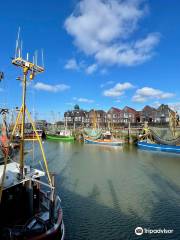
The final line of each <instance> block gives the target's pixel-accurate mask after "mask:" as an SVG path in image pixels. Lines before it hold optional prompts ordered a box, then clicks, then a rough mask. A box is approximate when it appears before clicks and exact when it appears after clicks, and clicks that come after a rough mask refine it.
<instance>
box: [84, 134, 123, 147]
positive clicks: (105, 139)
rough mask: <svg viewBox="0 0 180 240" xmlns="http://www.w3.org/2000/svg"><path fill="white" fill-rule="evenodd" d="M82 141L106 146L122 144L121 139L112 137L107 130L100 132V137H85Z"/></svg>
mask: <svg viewBox="0 0 180 240" xmlns="http://www.w3.org/2000/svg"><path fill="white" fill-rule="evenodd" d="M84 141H85V143H91V144H100V145H108V146H121V145H122V144H123V141H119V140H117V139H114V138H113V137H112V134H111V133H110V132H109V131H107V132H105V133H102V134H101V136H100V138H98V139H93V138H91V137H85V138H84Z"/></svg>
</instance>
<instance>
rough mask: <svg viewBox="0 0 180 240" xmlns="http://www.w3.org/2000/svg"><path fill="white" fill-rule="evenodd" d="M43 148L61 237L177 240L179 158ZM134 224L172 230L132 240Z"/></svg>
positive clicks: (71, 146) (56, 145)
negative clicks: (60, 216)
mask: <svg viewBox="0 0 180 240" xmlns="http://www.w3.org/2000/svg"><path fill="white" fill-rule="evenodd" d="M44 145H45V152H46V155H47V159H48V162H49V168H50V170H51V171H53V172H55V173H56V184H57V189H58V192H59V194H60V196H61V199H62V206H63V210H64V222H65V227H66V239H68V240H69V239H70V240H71V239H73V240H80V239H82V240H90V239H91V240H92V239H96V240H104V239H109V240H111V239H112V240H128V239H129V240H132V239H170V240H176V239H177V240H178V239H180V174H179V169H180V157H179V155H175V154H168V153H158V152H147V151H142V150H138V149H137V148H136V147H135V146H125V147H124V148H122V147H105V146H97V145H88V144H87V145H86V144H78V143H60V142H45V143H44ZM36 154H39V153H37V152H36ZM138 226H140V227H142V228H147V229H159V228H161V229H164V228H165V229H173V230H174V231H173V233H172V234H166V235H164V234H158V235H157V234H143V235H142V236H136V235H135V233H134V230H135V228H136V227H138Z"/></svg>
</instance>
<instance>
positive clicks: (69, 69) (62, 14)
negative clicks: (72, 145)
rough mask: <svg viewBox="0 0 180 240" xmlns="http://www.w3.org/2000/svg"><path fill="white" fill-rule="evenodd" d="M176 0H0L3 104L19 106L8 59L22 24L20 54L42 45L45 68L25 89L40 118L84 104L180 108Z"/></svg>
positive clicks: (0, 99) (14, 74)
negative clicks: (1, 0) (165, 105)
mask: <svg viewBox="0 0 180 240" xmlns="http://www.w3.org/2000/svg"><path fill="white" fill-rule="evenodd" d="M179 9H180V2H179V1H178V0H173V1H172V0H166V1H164V0H151V1H147V0H131V1H130V0H129V1H121V0H106V1H102V0H82V1H77V0H69V1H65V0H61V1H60V0H54V1H34V0H32V1H30V2H26V1H21V0H19V1H10V0H6V1H3V2H2V3H1V14H0V30H1V35H0V40H1V44H0V70H2V71H4V73H5V79H4V81H3V82H1V83H0V103H1V106H4V105H6V106H7V107H9V108H13V107H15V106H19V105H20V97H21V87H20V84H19V83H18V82H17V81H16V77H17V76H18V75H20V71H19V69H17V68H16V67H14V66H13V65H12V64H11V57H13V56H14V52H15V40H16V38H17V31H18V27H19V26H20V27H21V38H22V40H23V54H24V56H25V54H26V52H27V51H28V52H29V53H30V55H31V56H32V55H33V53H34V51H35V50H39V61H38V62H39V63H41V61H40V50H41V49H43V50H44V58H45V72H44V73H43V74H40V75H38V76H37V77H36V78H35V79H34V80H33V83H31V84H30V85H29V87H28V96H27V99H28V106H29V108H30V110H31V111H32V109H33V108H34V109H35V111H36V112H37V113H38V115H37V117H38V118H47V119H49V120H51V119H52V118H56V119H58V118H60V117H62V115H63V112H64V111H65V110H67V109H71V108H73V106H74V105H75V104H76V103H78V104H79V105H80V107H82V108H84V109H91V108H96V109H104V110H107V109H109V108H110V107H111V106H114V107H118V108H123V107H124V106H125V105H128V106H130V107H134V108H135V109H137V110H140V109H142V107H143V106H144V105H147V104H148V105H152V106H158V105H159V104H160V103H168V104H170V105H171V106H172V107H175V108H176V109H177V110H179V109H180V90H179V89H180V44H179V43H180V28H179V22H180V14H179Z"/></svg>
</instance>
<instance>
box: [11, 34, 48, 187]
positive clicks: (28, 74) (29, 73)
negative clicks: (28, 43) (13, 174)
mask: <svg viewBox="0 0 180 240" xmlns="http://www.w3.org/2000/svg"><path fill="white" fill-rule="evenodd" d="M21 45H22V44H19V33H18V40H17V44H16V53H15V58H14V59H13V60H12V64H13V65H15V66H17V67H20V68H21V69H22V72H23V80H22V105H21V108H20V111H19V113H18V116H17V119H16V122H15V125H14V128H13V131H12V135H11V140H12V139H13V137H14V133H15V131H16V129H17V126H18V123H19V120H20V119H21V129H20V136H21V139H20V173H19V177H20V179H23V178H24V142H25V140H26V141H29V140H31V139H25V136H24V130H25V118H26V115H27V118H28V120H29V121H30V123H31V125H32V127H33V131H34V132H35V136H36V139H35V140H37V141H38V142H39V146H40V149H41V153H42V157H43V160H44V165H45V169H46V173H47V177H48V181H49V183H50V185H51V186H52V182H51V177H50V173H49V170H48V165H47V160H46V156H45V153H44V149H43V146H42V140H41V139H40V137H39V135H38V133H37V130H36V127H35V124H34V122H33V120H32V117H31V115H30V112H29V111H28V109H27V107H26V87H27V80H28V79H30V80H33V79H34V77H35V75H36V74H38V73H42V72H44V67H41V66H38V64H37V52H36V55H35V56H33V62H30V61H29V54H28V53H27V58H26V60H25V59H23V58H22V56H21V54H22V49H21ZM19 46H20V47H19ZM17 56H18V57H17Z"/></svg>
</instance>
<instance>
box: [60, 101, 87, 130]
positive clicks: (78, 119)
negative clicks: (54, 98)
mask: <svg viewBox="0 0 180 240" xmlns="http://www.w3.org/2000/svg"><path fill="white" fill-rule="evenodd" d="M64 122H65V125H68V126H74V127H81V126H84V125H86V124H88V123H89V119H88V112H87V111H85V110H83V109H80V108H79V106H78V105H75V107H74V109H73V110H71V111H70V110H69V111H67V112H65V113H64Z"/></svg>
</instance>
